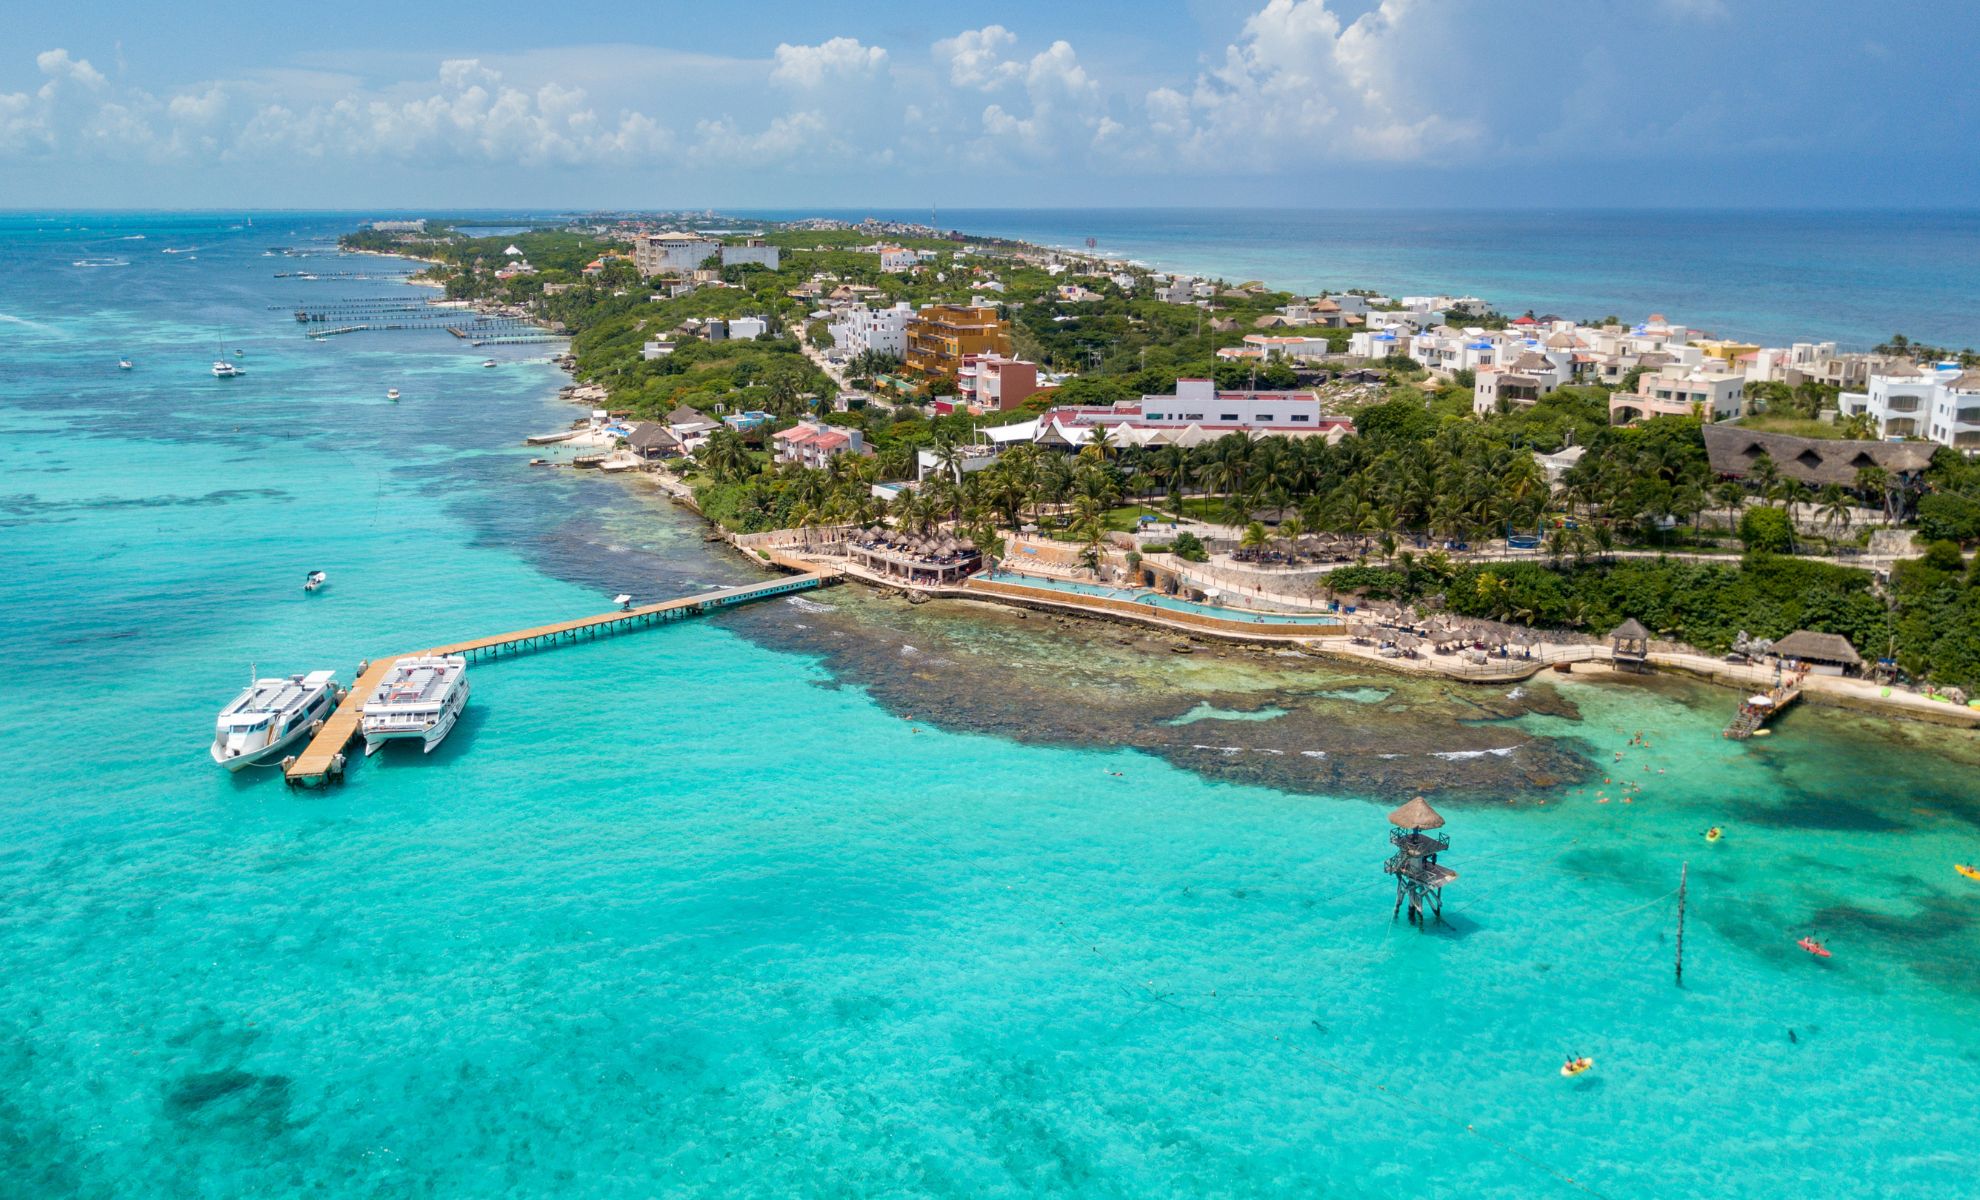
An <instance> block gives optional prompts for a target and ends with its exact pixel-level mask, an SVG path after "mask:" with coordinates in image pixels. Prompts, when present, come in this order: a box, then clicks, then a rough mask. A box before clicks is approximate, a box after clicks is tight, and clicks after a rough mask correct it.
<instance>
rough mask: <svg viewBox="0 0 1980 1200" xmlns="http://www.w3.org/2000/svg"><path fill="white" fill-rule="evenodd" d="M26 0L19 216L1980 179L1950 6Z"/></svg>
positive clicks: (1, 141)
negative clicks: (29, 2)
mask: <svg viewBox="0 0 1980 1200" xmlns="http://www.w3.org/2000/svg"><path fill="white" fill-rule="evenodd" d="M9 7H10V10H11V11H10V12H9V13H8V15H7V25H8V28H7V37H6V38H5V40H4V42H3V43H0V207H14V208H21V207H54V206H80V205H89V206H100V207H149V206H160V205H163V206H173V207H250V206H252V207H284V206H305V207H338V206H363V207H380V206H390V207H423V206H442V205H445V206H475V207H490V208H505V207H522V206H534V207H564V206H579V207H690V206H691V207H777V208H806V207H857V206H873V207H892V206H898V207H908V208H919V207H923V206H927V205H940V206H942V207H947V208H959V207H982V206H1041V207H1055V206H1078V205H1118V206H1141V205H1161V204H1189V205H1202V204H1234V205H1257V206H1310V207H1336V206H1338V207H1371V206H1381V205H1404V206H1411V207H1434V206H1454V207H1482V206H1501V205H1505V206H1560V207H1571V206H1652V205H1654V206H1663V205H1679V206H1687V205H1700V206H1723V205H1734V206H1792V207H1805V206H1833V207H1877V206H1914V205H1925V206H1942V207H1943V206H1952V207H1972V206H1974V205H1976V204H1980V186H1976V184H1975V182H1974V181H1975V180H1976V179H1980V72H1975V71H1974V69H1973V66H1972V64H1973V63H1974V62H1975V61H1980V21H1975V20H1974V19H1973V17H1972V10H1971V8H1970V7H1969V6H1968V5H1967V4H1966V3H1952V2H1944V0H1942V2H1939V3H1925V2H1922V0H1911V2H1907V0H1895V2H1887V3H1878V4H1866V3H1862V2H1861V0H1852V2H1850V3H1840V2H1836V0H1802V2H1799V3H1756V2H1751V0H1634V2H1623V0H1573V2H1566V0H1531V2H1528V3H1521V4H1511V3H1498V2H1493V0H1143V2H1141V3H1120V4H1116V3H1101V2H1098V0H1083V2H1081V0H1076V2H1068V0H1055V2H1053V3H1038V2H1033V0H1020V2H1011V3H994V4H983V3H975V4H968V5H964V4H951V3H944V2H940V0H921V2H918V3H912V4H892V3H884V2H879V0H871V2H869V3H866V4H860V5H840V4H820V3H816V2H815V0H811V2H806V3H785V2H782V0H756V2H755V3H752V4H746V5H745V4H712V3H708V2H706V0H696V2H694V3H679V2H666V3H653V2H650V0H649V2H647V3H639V4H628V3H618V4H608V3H579V4H546V3H542V2H540V0H539V2H537V3H532V4H517V3H509V2H507V0H496V2H484V3H480V4H477V5H474V6H461V5H436V4H417V3H405V2H404V0H400V2H399V3H394V4H383V3H375V2H373V0H354V2H353V0H344V2H340V3H339V4H337V5H334V6H330V7H321V6H318V7H311V6H307V5H305V6H301V7H296V6H293V5H289V6H282V5H269V4H266V3H259V4H251V5H250V4H238V3H224V4H204V5H198V6H192V5H160V4H158V3H156V0H150V2H147V3H127V2H122V0H99V2H92V3H90V4H88V5H62V4H53V3H43V4H39V5H34V6H26V5H13V6H9Z"/></svg>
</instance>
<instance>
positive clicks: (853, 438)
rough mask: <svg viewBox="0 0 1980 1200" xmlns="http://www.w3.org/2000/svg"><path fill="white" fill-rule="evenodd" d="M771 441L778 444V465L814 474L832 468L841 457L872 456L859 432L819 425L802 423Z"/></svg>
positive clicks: (773, 437)
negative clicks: (799, 468)
mask: <svg viewBox="0 0 1980 1200" xmlns="http://www.w3.org/2000/svg"><path fill="white" fill-rule="evenodd" d="M771 440H772V441H773V442H775V443H776V444H777V461H778V462H788V463H797V464H798V465H799V466H805V467H811V468H813V469H815V470H820V469H823V468H825V467H826V466H829V465H830V464H831V461H832V460H833V459H834V458H836V457H838V456H839V455H841V454H867V453H870V451H869V449H868V447H867V445H866V440H865V435H864V434H862V433H860V431H859V430H857V429H845V428H842V427H840V426H837V425H826V424H823V423H821V422H818V421H799V422H798V423H797V424H795V425H793V426H791V427H790V428H789V429H782V430H779V431H777V432H776V433H774V434H772V435H771Z"/></svg>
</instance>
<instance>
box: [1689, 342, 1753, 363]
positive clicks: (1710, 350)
mask: <svg viewBox="0 0 1980 1200" xmlns="http://www.w3.org/2000/svg"><path fill="white" fill-rule="evenodd" d="M1691 344H1692V345H1694V346H1696V347H1698V352H1699V353H1700V354H1702V355H1704V356H1705V357H1706V358H1715V359H1718V360H1719V361H1720V362H1722V363H1725V364H1726V365H1727V366H1731V365H1732V364H1733V363H1736V362H1738V361H1739V360H1740V356H1741V355H1745V354H1754V353H1757V352H1758V351H1759V349H1760V347H1758V346H1756V345H1754V344H1753V343H1751V342H1724V341H1715V340H1713V339H1711V338H1702V339H1694V340H1693V341H1692V343H1691Z"/></svg>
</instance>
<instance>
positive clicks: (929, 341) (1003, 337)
mask: <svg viewBox="0 0 1980 1200" xmlns="http://www.w3.org/2000/svg"><path fill="white" fill-rule="evenodd" d="M1010 352H1011V329H1010V326H1009V325H1007V324H1005V323H1004V322H1003V321H1000V320H998V319H997V310H996V309H994V308H979V307H964V306H961V305H955V304H931V305H929V306H927V307H925V308H923V309H922V310H921V311H919V312H917V313H915V314H914V317H913V318H912V319H911V320H909V322H908V326H907V355H906V358H907V367H908V370H910V371H916V372H919V373H920V374H922V375H925V376H928V377H930V378H935V377H939V376H943V375H955V374H958V373H959V372H961V370H962V367H963V359H964V358H965V357H966V356H968V355H971V354H1003V355H1008V354H1009V353H1010Z"/></svg>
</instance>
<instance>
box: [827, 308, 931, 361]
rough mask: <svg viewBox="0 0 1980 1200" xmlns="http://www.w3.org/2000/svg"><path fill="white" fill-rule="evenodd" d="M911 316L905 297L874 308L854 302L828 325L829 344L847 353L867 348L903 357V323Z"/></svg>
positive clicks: (905, 350) (904, 334)
mask: <svg viewBox="0 0 1980 1200" xmlns="http://www.w3.org/2000/svg"><path fill="white" fill-rule="evenodd" d="M913 319H914V306H913V305H911V304H909V303H908V302H907V301H905V300H903V301H901V302H900V303H899V304H896V305H894V306H893V307H892V308H883V309H879V310H877V311H876V310H874V309H870V308H868V307H866V305H864V304H855V305H853V306H852V307H850V308H848V309H846V310H845V311H844V312H843V313H841V314H840V315H839V320H838V321H837V322H836V323H835V324H834V325H833V326H832V344H833V345H835V346H837V347H838V348H839V349H840V350H841V351H843V352H844V353H845V354H846V355H848V356H849V357H858V356H859V355H861V354H866V353H869V352H870V353H873V354H878V355H882V356H885V357H889V358H906V357H907V327H908V322H909V321H912V320H913Z"/></svg>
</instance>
